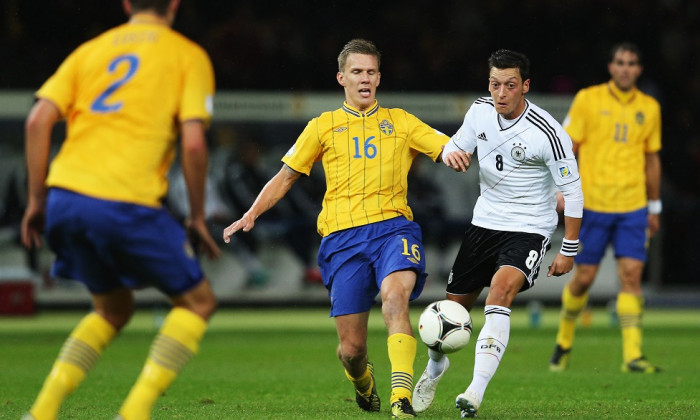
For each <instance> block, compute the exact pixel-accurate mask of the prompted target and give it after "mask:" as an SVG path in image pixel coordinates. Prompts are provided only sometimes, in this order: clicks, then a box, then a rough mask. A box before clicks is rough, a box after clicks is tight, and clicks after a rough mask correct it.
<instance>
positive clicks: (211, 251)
mask: <svg viewBox="0 0 700 420" xmlns="http://www.w3.org/2000/svg"><path fill="white" fill-rule="evenodd" d="M185 227H186V228H187V233H188V234H189V235H190V238H191V240H192V242H193V243H194V244H195V246H197V249H198V250H199V251H200V252H204V255H206V256H207V258H209V259H212V260H215V259H217V258H219V257H220V256H221V250H220V249H219V246H218V245H217V244H216V242H215V241H214V238H213V237H212V236H211V233H210V232H209V227H208V226H207V223H206V221H205V220H204V219H200V218H198V219H188V220H187V221H185Z"/></svg>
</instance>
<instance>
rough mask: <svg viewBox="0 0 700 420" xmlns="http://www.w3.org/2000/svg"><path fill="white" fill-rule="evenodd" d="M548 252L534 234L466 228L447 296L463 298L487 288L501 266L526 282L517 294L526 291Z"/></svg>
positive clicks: (544, 242)
mask: <svg viewBox="0 0 700 420" xmlns="http://www.w3.org/2000/svg"><path fill="white" fill-rule="evenodd" d="M549 248H550V241H549V239H548V238H546V237H544V236H542V235H540V234H537V233H525V232H506V231H500V230H490V229H485V228H482V227H479V226H474V225H472V224H470V225H469V227H467V231H466V233H465V234H464V239H463V240H462V245H461V246H460V248H459V253H458V254H457V258H456V259H455V263H454V265H453V266H452V271H451V272H450V277H449V279H448V280H447V293H450V294H453V295H464V294H467V293H471V292H474V291H476V290H479V289H481V288H484V287H488V286H490V285H491V279H492V277H493V275H494V274H495V273H496V271H497V270H498V269H499V268H501V267H503V266H509V267H513V268H516V269H518V270H520V271H522V273H523V274H524V275H525V280H526V281H525V283H524V284H523V287H522V288H521V289H520V291H521V292H522V291H523V290H527V289H529V288H530V287H532V286H533V285H534V284H535V279H536V278H537V274H538V273H539V270H540V264H541V263H542V259H543V258H544V254H545V253H546V252H547V250H548V249H549Z"/></svg>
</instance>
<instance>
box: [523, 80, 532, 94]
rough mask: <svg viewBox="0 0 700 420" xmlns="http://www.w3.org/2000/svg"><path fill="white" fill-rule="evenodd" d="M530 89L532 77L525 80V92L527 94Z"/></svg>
mask: <svg viewBox="0 0 700 420" xmlns="http://www.w3.org/2000/svg"><path fill="white" fill-rule="evenodd" d="M529 91H530V79H526V80H525V81H523V94H526V93H528V92H529Z"/></svg>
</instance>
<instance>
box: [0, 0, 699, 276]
mask: <svg viewBox="0 0 700 420" xmlns="http://www.w3.org/2000/svg"><path fill="white" fill-rule="evenodd" d="M504 16H505V18H504ZM125 18H126V17H125V15H124V13H123V11H122V9H121V2H120V1H118V0H110V1H101V2H95V1H83V0H57V1H52V2H45V1H40V0H4V1H3V2H2V7H0V22H1V23H0V52H1V53H2V55H3V57H4V58H5V60H4V61H3V66H0V135H1V136H2V141H0V198H1V199H2V203H1V204H0V233H1V234H0V239H1V240H2V242H3V245H2V250H6V249H7V248H6V245H7V244H12V246H14V247H16V246H17V234H18V227H17V226H18V222H19V217H21V214H20V213H21V209H22V208H23V203H22V201H23V199H24V198H23V192H22V191H21V188H19V189H18V188H17V183H20V184H21V183H22V179H23V171H22V165H23V158H22V156H21V155H22V151H23V145H22V133H23V127H22V124H23V120H24V118H25V116H26V111H27V110H28V108H29V106H30V105H31V102H32V97H31V94H30V92H31V91H34V90H36V89H38V88H39V86H40V85H41V84H42V83H43V82H44V81H45V80H46V78H48V77H49V76H50V75H51V74H52V73H53V72H54V71H55V69H56V68H57V67H58V65H59V64H60V63H61V61H62V60H63V59H64V57H65V56H66V55H67V54H69V53H70V52H71V51H72V50H73V49H75V48H76V47H77V46H78V45H79V44H80V43H82V42H83V41H85V40H86V39H89V38H91V37H93V36H95V35H97V34H99V33H100V32H102V31H104V30H106V29H107V28H110V27H113V26H116V25H119V24H121V23H123V22H124V20H125ZM503 19H506V20H507V22H505V23H503V22H504V20H503ZM698 22H700V2H698V1H695V0H650V1H648V2H644V5H643V7H642V6H640V3H639V2H638V1H636V0H619V1H615V2H605V3H601V2H591V1H584V0H571V1H566V2H552V1H547V0H533V1H528V2H509V1H506V0H494V1H490V2H469V1H460V2H434V1H428V0H406V1H404V2H401V4H400V5H398V4H397V3H394V2H374V3H372V4H371V5H369V6H368V8H367V7H365V8H362V7H361V8H352V7H351V8H348V7H347V5H346V4H344V3H340V2H337V1H333V0H331V1H328V0H323V1H321V0H309V1H305V2H301V3H299V2H287V3H284V2H276V3H269V2H255V1H252V0H241V1H236V2H197V1H191V0H183V1H182V4H181V8H180V11H179V13H178V16H177V18H176V21H175V26H174V27H175V29H177V30H178V31H180V32H182V33H183V34H185V35H186V36H187V37H189V38H191V39H192V40H194V41H195V42H197V43H199V44H200V45H202V46H203V47H204V48H205V49H206V50H207V51H208V53H209V54H210V56H211V58H212V62H213V65H214V70H215V73H216V82H217V92H218V94H217V100H216V115H215V120H214V123H213V125H212V129H211V131H210V133H209V136H210V141H211V146H212V152H213V153H212V172H211V175H212V176H211V179H210V183H211V185H210V186H209V188H210V189H211V191H213V192H215V193H217V194H220V197H219V198H220V202H219V204H221V206H214V207H213V210H212V218H211V223H212V226H217V227H216V228H217V229H218V225H217V224H219V225H222V224H228V223H230V221H232V220H234V218H235V217H237V216H239V215H240V214H239V213H240V211H241V210H240V209H239V208H237V207H236V205H235V204H234V203H233V202H232V198H231V196H230V194H231V193H232V192H231V191H230V190H229V191H227V190H226V188H225V187H226V184H227V183H228V181H227V180H226V178H227V177H228V176H232V175H234V174H233V173H232V172H231V171H232V169H231V167H232V166H235V165H240V164H241V162H240V161H239V158H240V156H239V153H241V152H242V150H243V149H242V147H241V145H242V144H243V143H244V141H250V142H252V143H253V144H256V145H258V151H259V152H260V155H259V157H258V158H259V159H260V162H259V165H260V171H261V174H262V175H270V174H273V173H275V172H276V171H278V170H279V168H280V166H281V162H280V160H279V159H280V158H281V157H282V155H283V154H284V152H285V151H286V150H287V149H288V148H289V147H290V146H291V144H292V143H293V142H294V140H295V139H296V136H297V135H298V133H299V132H300V131H301V130H302V129H303V127H304V126H305V124H306V122H307V121H308V120H309V119H310V118H312V117H314V116H316V115H318V114H319V113H320V112H322V111H325V110H329V109H335V108H337V107H338V106H339V104H340V103H341V102H342V90H341V89H340V87H339V86H338V84H337V82H336V79H335V74H336V72H337V62H336V57H337V54H338V51H339V50H340V48H341V47H342V45H343V44H344V43H345V42H347V41H348V40H349V39H351V38H355V37H363V38H367V39H371V40H373V41H374V42H375V43H376V44H377V46H378V47H379V49H380V50H381V51H382V54H383V56H382V63H381V71H382V80H381V86H380V88H379V92H378V97H379V100H380V102H381V104H382V105H383V106H399V107H402V108H405V109H407V110H408V111H409V112H412V113H414V114H415V115H417V116H418V117H419V118H421V119H422V120H424V121H426V122H428V123H430V124H431V125H433V126H434V127H436V128H438V129H440V130H441V131H443V132H445V133H447V134H448V135H451V134H452V133H454V131H455V130H456V129H457V128H458V126H459V124H460V123H461V121H462V118H463V115H464V112H465V110H466V109H467V107H468V106H469V104H470V103H471V101H473V100H474V99H475V98H476V97H477V96H483V95H485V94H487V89H486V88H487V86H486V77H485V74H486V59H487V57H488V55H489V54H490V53H491V52H492V51H494V50H496V49H498V48H510V49H515V50H520V51H522V52H524V53H526V54H527V55H528V56H529V57H530V59H531V62H532V83H531V91H530V94H528V96H529V97H530V99H531V100H533V102H535V103H537V104H538V105H540V106H542V107H544V108H545V109H547V110H548V111H550V112H551V113H552V114H553V115H554V117H555V118H557V119H558V120H559V121H561V120H562V119H563V117H564V115H563V114H564V113H565V112H566V109H567V108H568V105H569V103H570V99H571V96H572V95H573V94H574V93H575V92H576V91H577V90H578V89H580V88H583V87H585V86H588V85H591V84H595V83H601V82H604V81H605V80H607V79H608V73H607V69H606V63H607V59H608V50H609V47H610V46H611V45H612V44H614V43H616V42H620V41H625V40H627V41H632V42H635V43H637V44H638V45H639V46H640V47H641V49H642V51H643V53H644V74H643V76H642V78H641V79H640V87H641V88H642V89H643V90H644V91H646V92H648V93H649V94H651V95H653V96H655V97H656V98H657V99H658V100H659V101H660V103H661V106H662V113H663V142H664V149H663V151H662V153H661V159H662V165H663V170H664V177H663V200H664V214H663V220H662V223H663V229H662V231H661V232H660V235H659V236H658V237H657V238H656V239H654V240H653V241H652V242H651V253H652V259H651V263H650V265H649V267H648V270H647V271H648V273H647V284H649V285H651V286H653V287H659V288H665V289H669V288H676V287H679V288H689V287H695V288H697V287H698V286H697V282H696V281H695V277H696V273H697V272H698V269H700V267H699V265H700V262H698V261H700V260H698V259H697V257H696V256H697V255H698V254H699V253H700V245H698V241H697V240H696V238H697V237H698V233H700V232H698V231H700V223H698V221H697V218H696V214H698V210H700V208H699V207H700V169H698V168H700V135H699V134H698V133H699V131H698V130H697V123H696V118H695V117H694V116H695V115H698V113H700V105H699V104H700V102H698V101H697V100H696V99H695V98H698V97H700V60H698V59H697V57H696V56H697V54H696V53H695V52H696V51H697V50H698V48H700V25H698ZM280 97H282V98H283V99H282V100H280ZM62 130H63V128H62V127H59V128H57V130H56V137H57V140H58V139H60V138H61V136H62ZM418 165H419V167H417V168H416V174H412V175H411V176H412V177H413V175H420V177H419V178H418V179H417V180H414V184H420V183H421V182H422V180H425V179H426V178H427V180H428V181H430V182H432V183H433V184H437V185H438V187H439V188H440V191H439V195H440V196H441V197H442V198H443V202H442V204H443V206H441V207H442V209H434V208H433V209H431V208H428V209H422V208H421V205H422V200H427V198H425V197H423V198H420V197H418V198H415V197H414V198H413V199H412V200H413V202H412V203H411V204H412V205H414V206H415V210H416V216H417V217H418V218H422V217H423V216H421V213H424V210H425V211H427V214H430V212H440V211H444V212H446V214H447V216H446V217H445V220H448V221H449V220H451V221H459V220H466V219H468V218H469V217H470V211H471V208H472V206H473V200H474V199H475V197H476V195H478V189H477V187H476V182H477V178H476V173H475V171H473V172H469V173H467V174H466V175H464V174H462V175H461V176H460V174H456V173H450V172H449V171H445V170H443V169H444V168H439V167H438V166H436V165H432V164H431V163H430V162H420V163H419V164H418ZM227 170H228V172H227ZM174 171H177V168H174ZM174 175H177V174H176V172H174ZM315 176H319V177H320V178H321V180H322V174H320V168H314V172H312V177H310V178H311V179H306V180H302V181H308V183H309V184H310V185H313V186H314V187H315V186H317V184H318V183H319V182H320V181H319V180H316V179H314V177H315ZM175 181H177V180H176V178H175V179H174V182H173V186H175V185H176V184H177V182H175ZM302 181H300V183H299V184H298V185H297V186H295V188H297V187H301V183H302ZM321 184H322V182H321ZM426 188H432V187H426ZM311 189H313V187H312V188H311ZM299 190H302V192H304V193H306V191H305V190H306V188H299ZM432 191H433V192H436V193H437V192H438V191H437V190H432ZM416 192H422V191H416ZM308 194H309V197H313V198H315V196H314V194H315V193H314V192H313V191H311V192H309V193H308ZM178 201H179V200H178ZM312 201H313V202H315V203H317V202H318V201H317V200H312ZM431 204H434V203H431ZM288 205H289V206H290V207H294V205H293V203H292V202H291V198H290V203H288ZM238 206H240V204H239V205H238ZM220 210H221V211H220ZM226 212H229V213H226ZM279 217H282V216H279ZM313 218H315V216H314V217H313ZM303 223H308V220H305V221H304V222H303ZM450 223H452V222H450ZM426 228H427V230H426V239H427V242H428V243H430V242H431V241H433V239H432V237H434V236H435V235H434V233H433V232H435V231H436V230H435V228H434V227H433V226H432V225H431V221H430V220H429V221H428V222H427V224H426ZM456 229H459V228H456ZM448 230H449V229H448ZM268 231H270V232H272V231H274V230H273V229H272V228H270V230H268ZM437 231H439V230H437ZM449 231H450V232H453V231H452V230H449ZM215 236H216V237H220V235H219V234H217V235H215ZM283 236H284V235H283V234H282V233H279V234H277V233H275V234H271V235H266V236H265V235H262V237H261V238H258V239H256V240H257V241H258V244H259V245H258V246H261V245H260V244H261V243H263V244H271V245H272V246H274V247H276V248H275V249H279V250H283V252H282V255H284V256H285V257H284V258H286V260H285V261H287V262H290V263H292V264H293V265H294V267H295V269H294V270H293V271H294V273H293V275H292V276H290V277H293V278H294V279H293V280H292V281H293V282H294V284H299V283H303V277H304V269H303V267H304V266H306V265H307V264H305V263H303V262H302V261H303V260H304V258H306V257H303V258H302V257H301V256H297V255H295V252H293V251H290V249H292V245H291V244H289V243H287V242H285V241H284V240H283V239H282V237H283ZM437 236H439V237H442V235H441V234H438V235H437ZM316 240H318V239H316ZM260 241H262V242H260ZM678 244H683V245H682V246H679V245H678ZM443 245H444V244H443ZM443 245H439V246H443ZM241 246H242V245H241ZM448 248H449V247H448ZM241 249H244V248H241ZM269 249H270V247H269V246H268V245H263V246H262V251H261V252H260V253H259V254H261V255H262V257H261V258H262V261H261V264H262V265H264V266H267V267H270V266H272V265H274V263H275V259H276V258H277V259H279V254H275V253H268V256H269V258H268V259H267V260H266V258H267V257H265V254H266V252H268V251H269ZM438 249H439V248H438ZM450 252H454V250H451V251H448V252H447V254H449V253H450ZM236 253H237V251H236V252H230V253H227V254H229V256H231V255H230V254H236ZM5 254H6V255H7V253H5ZM13 255H15V254H13ZM276 255H277V256H276ZM657 256H660V257H657ZM30 257H31V256H30ZM12 258H13V261H14V260H16V259H18V258H19V259H21V258H25V256H24V255H23V254H16V255H15V256H13V257H12ZM232 258H233V257H232ZM446 259H447V260H449V257H448V258H446ZM431 260H435V259H434V258H433V259H431ZM0 261H2V262H3V264H4V263H5V261H6V260H3V259H2V256H0ZM35 261H36V258H35ZM38 261H42V259H41V258H39V259H38ZM440 264H441V267H440V268H439V270H440V271H442V270H444V267H443V266H442V263H440ZM282 266H285V265H284V264H282ZM285 267H287V271H289V270H288V264H287V265H286V266H285ZM229 271H230V270H228V271H227V270H222V272H220V273H219V272H214V273H213V275H214V276H226V277H227V278H235V279H234V280H233V281H234V282H237V281H241V282H244V283H245V281H243V280H239V278H243V279H245V278H246V276H247V274H246V273H247V271H248V270H243V269H241V271H236V272H234V273H233V274H231V273H230V272H229ZM432 271H433V272H435V271H436V270H432ZM613 276H614V274H613ZM271 277H275V274H274V273H272V274H271ZM238 285H239V284H238V283H236V287H238ZM268 285H271V284H270V283H268ZM538 288H539V287H538Z"/></svg>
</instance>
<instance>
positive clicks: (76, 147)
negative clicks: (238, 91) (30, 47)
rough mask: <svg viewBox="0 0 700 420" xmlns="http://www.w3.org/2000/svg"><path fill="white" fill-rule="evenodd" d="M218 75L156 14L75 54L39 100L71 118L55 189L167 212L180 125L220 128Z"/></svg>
mask: <svg viewBox="0 0 700 420" xmlns="http://www.w3.org/2000/svg"><path fill="white" fill-rule="evenodd" d="M213 95H214V72H213V68H212V65H211V61H210V60H209V57H208V55H207V54H206V52H205V51H204V50H203V49H202V48H201V47H199V46H198V45H196V44H195V43H193V42H192V41H190V40H188V39H187V38H185V37H184V36H182V35H180V34H179V33H177V32H175V31H174V30H172V29H171V28H169V27H167V26H165V25H161V24H158V23H156V22H154V21H153V20H152V18H150V17H149V16H148V15H143V14H137V15H134V17H133V18H132V21H131V22H130V23H126V24H123V25H120V26H118V27H116V28H113V29H111V30H109V31H107V32H105V33H103V34H101V35H99V36H98V37H96V38H94V39H92V40H90V41H88V42H86V43H84V44H82V45H81V46H79V47H78V48H77V49H76V50H75V51H74V52H73V53H71V54H70V55H69V56H68V57H67V58H66V59H65V61H64V62H63V63H62V64H61V66H60V67H59V68H58V70H57V71H56V73H55V74H53V76H51V77H50V78H49V79H48V80H47V81H46V82H45V83H44V85H43V86H42V87H41V88H40V89H39V91H38V92H37V93H36V96H37V97H39V98H44V99H47V100H49V101H51V102H53V103H54V104H55V105H56V106H57V107H58V109H59V110H60V112H61V114H62V115H63V116H64V117H65V119H66V126H67V128H66V131H67V132H66V138H65V141H64V142H63V145H62V146H61V149H60V151H59V153H58V155H57V156H56V157H55V159H54V160H53V161H52V163H51V166H50V168H49V174H48V177H47V181H46V183H47V186H49V187H61V188H65V189H68V190H71V191H74V192H77V193H80V194H85V195H88V196H91V197H96V198H101V199H107V200H114V201H123V202H129V203H135V204H141V205H146V206H152V207H157V206H160V204H161V200H162V199H163V197H165V195H166V193H167V189H168V182H167V172H168V169H169V167H170V165H171V163H172V161H173V159H174V157H175V144H176V137H177V133H178V130H179V124H180V123H181V122H183V121H186V120H193V119H196V120H203V121H204V122H205V123H207V124H208V122H209V120H210V119H211V114H212V108H213V105H212V104H213Z"/></svg>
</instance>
